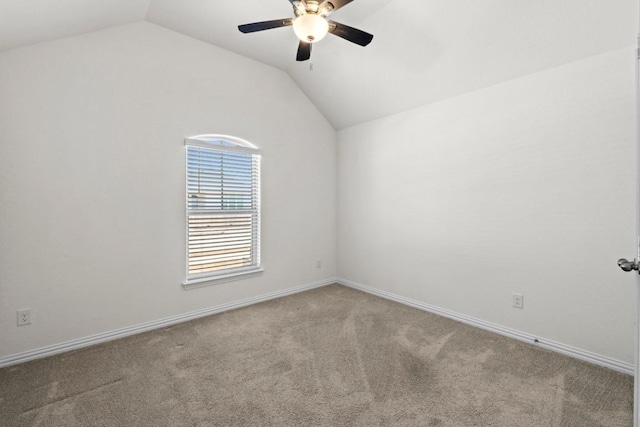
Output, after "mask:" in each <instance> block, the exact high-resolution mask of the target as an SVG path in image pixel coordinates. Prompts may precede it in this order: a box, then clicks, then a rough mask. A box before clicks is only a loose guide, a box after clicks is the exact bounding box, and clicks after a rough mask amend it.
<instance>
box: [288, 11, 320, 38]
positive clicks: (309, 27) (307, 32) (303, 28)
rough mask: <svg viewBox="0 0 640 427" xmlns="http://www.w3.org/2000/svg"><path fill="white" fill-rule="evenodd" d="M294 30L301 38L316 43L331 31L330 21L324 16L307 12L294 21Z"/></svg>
mask: <svg viewBox="0 0 640 427" xmlns="http://www.w3.org/2000/svg"><path fill="white" fill-rule="evenodd" d="M293 31H294V32H295V33H296V36H298V38H299V39H300V40H302V41H303V42H306V43H315V42H318V41H320V40H322V39H323V38H324V36H326V35H327V33H328V32H329V23H328V22H327V20H326V19H324V18H323V17H322V16H319V15H316V14H315V13H306V14H304V15H300V16H298V17H297V18H296V19H295V20H294V21H293Z"/></svg>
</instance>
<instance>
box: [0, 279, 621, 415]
mask: <svg viewBox="0 0 640 427" xmlns="http://www.w3.org/2000/svg"><path fill="white" fill-rule="evenodd" d="M632 406H633V380H632V378H631V377H630V376H627V375H624V374H620V373H617V372H614V371H610V370H608V369H604V368H600V367H597V366H594V365H590V364H588V363H584V362H580V361H577V360H574V359H572V358H569V357H565V356H562V355H559V354H555V353H552V352H549V351H546V350H543V349H540V348H537V347H534V346H532V345H528V344H524V343H521V342H517V341H514V340H511V339H508V338H504V337H502V336H499V335H496V334H493V333H490V332H486V331H483V330H480V329H476V328H473V327H470V326H467V325H464V324H460V323H458V322H455V321H453V320H449V319H446V318H442V317H439V316H436V315H432V314H429V313H425V312H422V311H419V310H416V309H413V308H409V307H405V306H402V305H399V304H396V303H394V302H391V301H387V300H384V299H379V298H377V297H374V296H371V295H368V294H365V293H361V292H358V291H355V290H352V289H349V288H346V287H342V286H338V285H332V286H327V287H323V288H319V289H315V290H312V291H308V292H304V293H300V294H296V295H293V296H289V297H286V298H281V299H277V300H273V301H269V302H265V303H261V304H257V305H254V306H251V307H247V308H243V309H239V310H235V311H230V312H227V313H223V314H218V315H214V316H210V317H208V318H203V319H199V320H195V321H191V322H187V323H183V324H180V325H177V326H173V327H169V328H165V329H160V330H156V331H153V332H148V333H144V334H140V335H137V336H133V337H128V338H125V339H121V340H118V341H112V342H110V343H106V344H102V345H98V346H94V347H90V348H87V349H83V350H78V351H74V352H71V353H66V354H62V355H58V356H54V357H50V358H47V359H42V360H38V361H33V362H28V363H25V364H22V365H17V366H13V367H9V368H4V369H1V370H0V425H2V426H66V427H71V426H154V427H155V426H366V427H372V426H455V427H463V426H509V427H514V426H579V427H588V426H607V427H613V426H631V425H632V418H633V417H632Z"/></svg>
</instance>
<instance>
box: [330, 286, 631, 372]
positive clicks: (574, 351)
mask: <svg viewBox="0 0 640 427" xmlns="http://www.w3.org/2000/svg"><path fill="white" fill-rule="evenodd" d="M336 283H338V284H341V285H344V286H348V287H350V288H353V289H357V290H360V291H363V292H366V293H369V294H372V295H375V296H378V297H381V298H385V299H388V300H391V301H395V302H398V303H400V304H404V305H408V306H410V307H414V308H417V309H420V310H423V311H428V312H430V313H434V314H438V315H440V316H444V317H448V318H450V319H453V320H457V321H459V322H462V323H466V324H468V325H471V326H475V327H478V328H481V329H485V330H488V331H491V332H495V333H497V334H500V335H504V336H506V337H509V338H513V339H516V340H518V341H524V342H527V343H529V344H533V345H536V346H539V347H542V348H546V349H549V350H552V351H555V352H558V353H562V354H564V355H567V356H571V357H574V358H576V359H580V360H583V361H585V362H590V363H593V364H595V365H599V366H603V367H605V368H609V369H613V370H614V371H618V372H622V373H625V374H629V375H633V374H634V367H633V365H631V364H628V363H626V362H621V361H619V360H616V359H612V358H610V357H606V356H602V355H599V354H595V353H591V352H589V351H586V350H581V349H579V348H575V347H571V346H569V345H566V344H562V343H559V342H555V341H552V340H547V339H544V338H540V337H536V336H533V335H531V334H527V333H524V332H520V331H517V330H515V329H511V328H507V327H505V326H501V325H497V324H495V323H490V322H485V321H484V320H480V319H476V318H474V317H471V316H467V315H464V314H460V313H456V312H454V311H450V310H446V309H443V308H440V307H436V306H433V305H430V304H425V303H423V302H420V301H417V300H414V299H411V298H406V297H403V296H400V295H395V294H392V293H391V292H387V291H382V290H380V289H375V288H372V287H369V286H366V285H363V284H360V283H356V282H353V281H351V280H347V279H341V278H338V279H336Z"/></svg>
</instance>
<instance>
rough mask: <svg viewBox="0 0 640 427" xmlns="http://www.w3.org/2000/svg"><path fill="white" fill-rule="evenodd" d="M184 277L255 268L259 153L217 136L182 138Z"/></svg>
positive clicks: (207, 277)
mask: <svg viewBox="0 0 640 427" xmlns="http://www.w3.org/2000/svg"><path fill="white" fill-rule="evenodd" d="M185 145H186V151H187V201H186V204H187V281H186V282H185V285H189V284H192V283H201V282H205V281H212V280H221V279H229V278H233V277H236V276H239V275H244V274H249V273H256V272H259V271H262V270H261V269H260V154H259V151H258V149H257V148H256V147H255V146H254V145H253V144H251V143H249V142H247V141H243V140H241V139H238V138H234V137H229V136H221V135H199V136H194V137H191V138H187V139H186V141H185Z"/></svg>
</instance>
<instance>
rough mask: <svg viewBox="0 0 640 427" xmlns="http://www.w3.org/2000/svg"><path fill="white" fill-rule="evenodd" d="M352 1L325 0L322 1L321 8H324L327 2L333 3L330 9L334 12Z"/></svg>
mask: <svg viewBox="0 0 640 427" xmlns="http://www.w3.org/2000/svg"><path fill="white" fill-rule="evenodd" d="M352 1H353V0H325V1H323V2H322V3H320V7H319V9H322V8H323V6H326V5H327V3H331V5H332V6H333V7H332V8H331V9H330V10H331V11H332V12H333V11H334V10H338V9H340V8H341V7H342V6H344V5H347V4H349V3H351V2H352Z"/></svg>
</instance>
